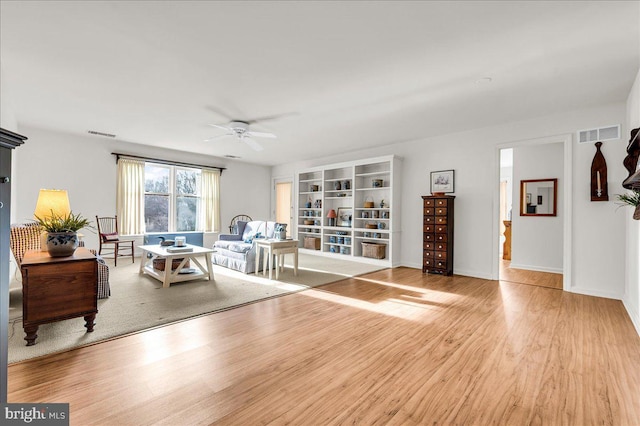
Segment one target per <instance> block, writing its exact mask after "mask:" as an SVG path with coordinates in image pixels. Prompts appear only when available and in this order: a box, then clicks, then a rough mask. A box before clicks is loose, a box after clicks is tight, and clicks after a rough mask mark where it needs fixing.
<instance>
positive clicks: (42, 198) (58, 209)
mask: <svg viewBox="0 0 640 426" xmlns="http://www.w3.org/2000/svg"><path fill="white" fill-rule="evenodd" d="M52 212H53V214H55V215H56V216H63V217H64V216H68V215H69V213H71V206H70V205H69V194H68V193H67V191H66V190H61V189H41V190H40V194H39V195H38V202H37V203H36V210H35V211H34V212H33V215H34V216H37V217H39V218H40V219H43V220H47V219H51V215H52Z"/></svg>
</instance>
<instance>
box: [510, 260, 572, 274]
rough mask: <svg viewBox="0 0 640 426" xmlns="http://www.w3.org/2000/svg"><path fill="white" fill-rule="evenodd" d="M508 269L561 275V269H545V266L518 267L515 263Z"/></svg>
mask: <svg viewBox="0 0 640 426" xmlns="http://www.w3.org/2000/svg"><path fill="white" fill-rule="evenodd" d="M509 267H510V268H513V269H524V270H527V271H536V272H550V273H552V274H562V272H563V271H562V268H547V267H546V266H534V265H520V264H517V263H512V264H511V265H510V266H509Z"/></svg>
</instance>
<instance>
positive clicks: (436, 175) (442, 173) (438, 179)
mask: <svg viewBox="0 0 640 426" xmlns="http://www.w3.org/2000/svg"><path fill="white" fill-rule="evenodd" d="M437 192H440V193H452V192H455V171H454V170H439V171H436V172H431V193H432V194H434V193H437Z"/></svg>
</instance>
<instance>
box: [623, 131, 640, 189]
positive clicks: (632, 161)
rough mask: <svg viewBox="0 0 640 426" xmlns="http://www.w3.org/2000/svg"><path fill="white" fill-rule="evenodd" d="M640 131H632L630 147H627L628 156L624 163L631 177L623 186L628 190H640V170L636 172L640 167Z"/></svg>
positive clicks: (628, 177)
mask: <svg viewBox="0 0 640 426" xmlns="http://www.w3.org/2000/svg"><path fill="white" fill-rule="evenodd" d="M639 130H640V127H638V128H637V129H633V130H632V131H631V139H629V145H627V156H626V158H625V159H624V161H623V162H622V164H624V167H625V168H626V169H627V171H628V172H629V176H627V178H626V179H625V180H624V181H623V182H622V186H624V187H625V188H627V189H640V170H639V171H636V168H637V167H638V157H640V136H638V133H640V132H639Z"/></svg>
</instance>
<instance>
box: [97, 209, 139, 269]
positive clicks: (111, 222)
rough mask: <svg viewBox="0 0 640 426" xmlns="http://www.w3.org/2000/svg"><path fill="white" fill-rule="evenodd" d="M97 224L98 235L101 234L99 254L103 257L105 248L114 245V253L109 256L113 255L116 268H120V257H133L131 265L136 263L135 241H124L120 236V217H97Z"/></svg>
mask: <svg viewBox="0 0 640 426" xmlns="http://www.w3.org/2000/svg"><path fill="white" fill-rule="evenodd" d="M96 223H97V224H98V234H100V238H99V241H100V247H99V249H98V254H100V255H102V248H103V246H108V245H112V246H113V251H112V252H109V253H108V254H113V265H114V266H118V257H121V256H131V263H133V262H135V258H134V257H133V240H127V239H122V238H120V235H118V216H113V217H98V216H96ZM122 249H124V252H121V251H120V250H122Z"/></svg>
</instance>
